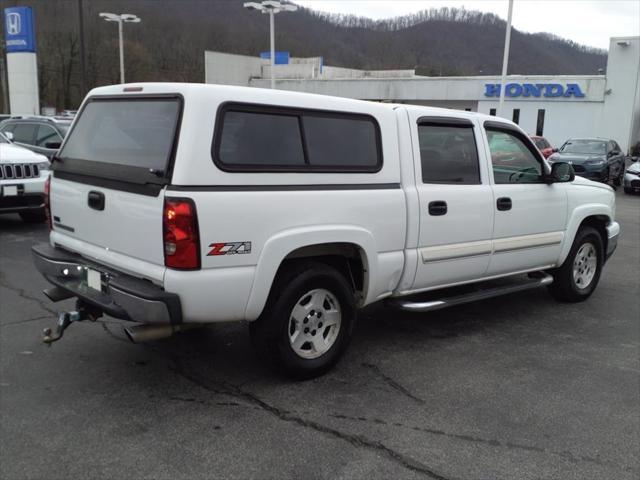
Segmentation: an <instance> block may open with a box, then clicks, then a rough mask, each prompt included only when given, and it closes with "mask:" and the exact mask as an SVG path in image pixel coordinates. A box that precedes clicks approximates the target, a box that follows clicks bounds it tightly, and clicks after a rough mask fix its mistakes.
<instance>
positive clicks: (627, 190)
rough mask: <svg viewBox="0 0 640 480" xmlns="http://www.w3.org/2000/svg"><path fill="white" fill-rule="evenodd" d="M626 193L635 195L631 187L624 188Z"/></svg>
mask: <svg viewBox="0 0 640 480" xmlns="http://www.w3.org/2000/svg"><path fill="white" fill-rule="evenodd" d="M624 193H628V194H632V193H633V189H632V188H630V187H624Z"/></svg>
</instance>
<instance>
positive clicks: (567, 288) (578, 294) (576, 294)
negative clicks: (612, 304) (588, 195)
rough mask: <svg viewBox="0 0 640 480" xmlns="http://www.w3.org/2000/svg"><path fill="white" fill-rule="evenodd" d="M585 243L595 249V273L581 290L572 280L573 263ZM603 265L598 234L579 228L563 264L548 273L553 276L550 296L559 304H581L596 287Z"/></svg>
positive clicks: (589, 228) (590, 228) (594, 231)
mask: <svg viewBox="0 0 640 480" xmlns="http://www.w3.org/2000/svg"><path fill="white" fill-rule="evenodd" d="M587 243H590V244H591V245H593V247H595V252H594V254H595V257H596V262H595V273H594V275H593V278H592V279H591V281H590V282H589V283H588V284H587V285H586V286H585V287H584V288H581V287H580V286H579V285H578V284H577V283H576V280H575V279H574V274H573V272H574V262H575V261H576V256H577V254H578V251H580V248H581V247H582V246H583V245H585V244H587ZM603 264H604V248H603V244H602V238H601V237H600V233H598V231H597V230H596V229H595V228H592V227H582V228H580V230H578V233H577V234H576V238H575V239H574V241H573V245H572V246H571V250H570V251H569V255H567V258H566V260H565V261H564V263H563V264H562V265H561V266H560V267H559V268H557V269H555V270H553V271H551V272H550V273H551V274H552V275H553V283H552V284H551V285H549V291H550V292H551V295H553V297H554V298H555V299H556V300H558V301H561V302H582V301H584V300H586V299H587V298H589V297H590V296H591V294H592V293H593V291H594V290H595V289H596V286H597V285H598V281H599V280H600V274H601V273H602V266H603Z"/></svg>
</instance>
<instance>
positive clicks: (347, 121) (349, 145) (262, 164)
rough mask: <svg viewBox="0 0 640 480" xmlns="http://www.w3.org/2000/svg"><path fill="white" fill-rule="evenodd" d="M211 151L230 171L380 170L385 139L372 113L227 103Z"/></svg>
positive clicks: (220, 111)
mask: <svg viewBox="0 0 640 480" xmlns="http://www.w3.org/2000/svg"><path fill="white" fill-rule="evenodd" d="M212 156H213V161H214V163H215V164H216V166H218V168H220V169H221V170H223V171H228V172H340V173H361V172H366V173H375V172H378V171H379V170H380V169H381V168H382V143H381V139H380V127H379V125H378V122H377V121H376V120H375V118H373V117H372V116H370V115H366V114H359V113H349V112H334V111H324V110H311V109H301V108H288V107H277V106H267V105H254V104H239V103H226V104H223V105H222V106H221V107H220V109H219V110H218V115H217V118H216V127H215V133H214V140H213V145H212Z"/></svg>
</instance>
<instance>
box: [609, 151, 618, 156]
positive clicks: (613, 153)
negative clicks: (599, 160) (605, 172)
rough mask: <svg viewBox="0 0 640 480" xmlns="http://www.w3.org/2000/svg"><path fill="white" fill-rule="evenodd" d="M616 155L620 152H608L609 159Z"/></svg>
mask: <svg viewBox="0 0 640 480" xmlns="http://www.w3.org/2000/svg"><path fill="white" fill-rule="evenodd" d="M616 155H620V152H619V151H618V150H611V151H610V152H609V156H610V157H615V156H616Z"/></svg>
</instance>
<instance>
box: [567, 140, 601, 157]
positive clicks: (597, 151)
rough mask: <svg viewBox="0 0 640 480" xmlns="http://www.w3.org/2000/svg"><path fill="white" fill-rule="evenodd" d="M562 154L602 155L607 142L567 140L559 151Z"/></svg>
mask: <svg viewBox="0 0 640 480" xmlns="http://www.w3.org/2000/svg"><path fill="white" fill-rule="evenodd" d="M560 151H561V152H562V153H580V154H586V155H604V154H605V153H607V142H603V141H602V140H569V141H568V142H567V143H565V144H564V145H563V146H562V148H561V149H560Z"/></svg>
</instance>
